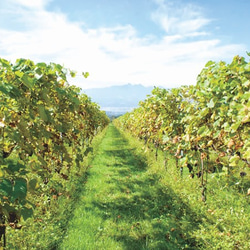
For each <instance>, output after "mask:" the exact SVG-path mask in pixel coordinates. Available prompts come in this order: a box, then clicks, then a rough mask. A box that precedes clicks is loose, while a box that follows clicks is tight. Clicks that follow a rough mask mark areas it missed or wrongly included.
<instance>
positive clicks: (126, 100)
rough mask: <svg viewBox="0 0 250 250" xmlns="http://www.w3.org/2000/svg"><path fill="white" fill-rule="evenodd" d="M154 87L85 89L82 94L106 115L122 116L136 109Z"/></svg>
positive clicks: (130, 85)
mask: <svg viewBox="0 0 250 250" xmlns="http://www.w3.org/2000/svg"><path fill="white" fill-rule="evenodd" d="M153 89H154V87H153V86H152V87H144V86H143V85H140V84H137V85H132V84H126V85H121V86H112V87H106V88H94V89H85V90H83V93H85V94H86V95H88V96H89V97H90V98H91V100H92V101H93V102H96V103H98V104H99V105H100V107H101V109H102V110H105V111H106V112H107V113H108V114H109V113H112V114H114V115H120V114H124V113H126V112H128V111H131V110H132V109H133V108H136V107H138V104H139V102H140V101H143V100H145V99H146V98H147V95H149V94H150V93H151V91H152V90H153Z"/></svg>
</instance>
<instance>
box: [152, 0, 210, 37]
mask: <svg viewBox="0 0 250 250" xmlns="http://www.w3.org/2000/svg"><path fill="white" fill-rule="evenodd" d="M155 2H156V3H157V4H158V9H157V10H156V11H154V12H153V13H152V19H153V21H155V22H156V23H158V24H160V25H161V27H162V28H163V29H164V30H165V31H166V33H167V34H180V35H189V34H192V33H194V32H196V33H197V32H198V31H199V30H200V29H201V28H202V27H204V26H205V25H207V24H208V23H210V21H211V20H209V19H208V18H205V17H203V16H202V13H201V9H200V8H199V7H198V6H196V5H193V4H190V3H188V4H183V3H179V4H178V3H177V4H176V2H175V3H174V2H171V1H164V0H155Z"/></svg>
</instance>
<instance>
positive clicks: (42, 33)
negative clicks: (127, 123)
mask: <svg viewBox="0 0 250 250" xmlns="http://www.w3.org/2000/svg"><path fill="white" fill-rule="evenodd" d="M13 1H14V0H13ZM31 2H32V3H31ZM34 2H35V1H28V0H18V1H16V3H19V6H22V7H21V8H20V9H19V10H18V13H17V14H16V15H18V22H19V24H21V25H23V26H24V27H25V29H24V30H22V31H18V30H15V29H7V28H5V27H3V26H1V24H0V54H1V56H3V57H5V58H6V59H9V60H12V61H14V60H15V59H16V58H20V57H24V58H30V59H32V60H35V61H36V62H38V61H45V62H50V61H53V62H56V63H60V64H63V65H65V67H67V68H71V69H76V70H78V71H89V72H90V77H89V78H88V79H87V80H85V79H83V78H80V77H77V78H76V79H72V82H73V83H74V84H76V85H79V86H81V87H83V88H85V87H96V86H104V85H114V84H115V85H117V84H125V83H142V84H144V85H161V86H165V87H173V86H180V85H182V84H194V83H195V79H196V76H197V75H198V73H199V72H200V71H201V69H202V67H203V66H204V65H205V63H206V62H207V61H208V60H210V59H215V60H216V59H221V58H224V57H226V58H227V57H228V56H230V55H232V54H233V55H235V54H236V53H237V52H238V51H240V49H242V47H241V46H240V45H233V44H232V45H227V46H224V45H222V44H221V42H220V41H219V40H218V39H208V38H207V39H206V40H201V39H199V40H197V41H195V40H194V39H192V40H190V41H188V42H187V41H185V40H183V37H193V38H195V37H199V36H201V35H207V32H206V31H204V30H202V27H204V26H205V25H206V24H207V23H208V22H209V20H208V19H206V18H204V17H202V15H201V13H200V12H199V11H198V9H197V8H196V7H194V6H191V5H184V6H182V7H181V8H179V9H177V10H176V9H175V7H174V6H173V5H167V4H166V3H165V1H164V0H158V1H157V2H158V4H159V8H158V9H157V11H156V12H154V14H153V15H152V16H153V19H154V20H155V21H156V22H157V23H159V24H160V25H161V26H162V27H163V28H164V29H165V31H166V35H165V36H164V37H162V38H161V39H158V40H157V39H156V38H154V37H153V38H152V36H147V37H138V35H137V32H136V30H135V28H134V27H133V26H132V25H126V26H115V27H113V28H98V29H87V28H86V26H82V25H81V23H77V22H72V21H69V19H68V18H67V16H66V15H65V14H63V13H59V12H49V11H47V10H45V6H46V4H47V3H48V1H47V0H46V1H42V0H39V1H37V2H36V3H34ZM23 6H24V7H25V8H23ZM169 6H170V7H169Z"/></svg>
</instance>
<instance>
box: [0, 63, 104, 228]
mask: <svg viewBox="0 0 250 250" xmlns="http://www.w3.org/2000/svg"><path fill="white" fill-rule="evenodd" d="M68 73H70V74H71V76H74V75H75V72H73V71H70V70H66V69H65V68H63V67H62V66H61V65H58V64H54V63H51V64H49V65H47V64H45V63H38V64H35V63H34V62H32V61H30V60H25V59H18V60H17V61H16V63H15V64H11V63H10V62H8V61H6V60H4V59H0V178H1V180H0V216H1V221H2V224H4V225H3V227H5V226H6V224H8V225H10V226H11V227H13V228H15V229H18V228H21V227H22V226H23V225H24V224H23V223H24V222H22V224H18V223H19V221H20V219H21V220H22V221H24V220H27V219H28V218H30V217H32V215H33V211H34V209H37V210H39V211H40V212H41V214H40V218H39V219H38V218H35V221H36V222H37V220H40V222H41V221H42V220H43V214H45V211H48V210H50V206H51V203H52V202H51V201H52V200H57V199H58V197H59V196H65V197H66V196H69V192H70V191H71V190H70V185H71V184H70V182H71V181H72V178H74V177H75V174H76V173H77V172H80V171H81V164H80V163H81V162H82V161H83V156H84V155H83V154H84V152H85V151H86V150H87V149H88V148H89V145H90V143H91V141H92V139H93V137H94V135H95V134H96V133H97V132H98V131H99V130H101V129H102V128H104V127H105V126H106V125H107V124H108V122H109V120H108V118H107V116H106V115H105V113H103V112H102V111H100V109H99V106H98V105H96V104H95V103H92V102H91V100H90V99H89V98H88V97H87V96H86V95H83V94H80V89H78V88H76V87H75V86H70V85H69V84H68V82H67V79H66V75H67V74H68ZM83 75H84V76H85V77H87V76H88V73H84V74H83ZM53 203H55V202H53ZM54 206H56V204H54ZM52 213H53V210H52V211H51V215H50V216H52Z"/></svg>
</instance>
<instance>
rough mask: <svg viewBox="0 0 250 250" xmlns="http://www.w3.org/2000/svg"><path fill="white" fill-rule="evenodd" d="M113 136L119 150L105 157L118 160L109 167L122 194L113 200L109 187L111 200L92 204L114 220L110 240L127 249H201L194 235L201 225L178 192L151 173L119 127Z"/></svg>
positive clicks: (113, 141)
mask: <svg viewBox="0 0 250 250" xmlns="http://www.w3.org/2000/svg"><path fill="white" fill-rule="evenodd" d="M113 136H114V138H115V139H114V140H112V143H111V144H112V146H113V147H114V148H115V149H114V150H112V149H109V150H105V151H104V154H105V156H106V157H114V158H115V159H116V160H115V163H114V164H110V165H109V166H108V167H109V168H112V169H111V170H112V176H111V177H110V179H109V180H108V182H109V183H112V185H113V186H115V187H116V190H119V191H118V193H117V194H113V195H111V196H110V197H109V191H110V190H109V189H108V188H107V198H106V199H104V200H102V201H94V202H93V204H92V205H93V206H94V207H96V208H98V210H97V211H98V212H97V213H98V216H101V217H102V218H103V220H104V221H105V220H109V221H112V223H113V225H114V229H113V231H112V233H111V235H110V237H112V238H113V239H115V240H116V241H118V242H120V243H121V244H122V245H123V249H133V250H134V249H171V250H172V249H197V248H198V247H199V246H198V244H197V242H196V240H195V238H193V237H192V235H191V232H192V231H193V230H196V229H198V227H199V224H200V223H201V221H199V219H198V216H197V215H196V214H195V213H194V212H193V211H192V210H191V209H190V207H189V206H188V204H185V203H184V202H183V201H182V199H180V198H179V197H178V196H177V195H176V194H175V192H174V190H172V189H170V188H169V187H166V186H162V185H161V184H160V182H159V177H158V176H157V175H156V174H155V175H152V174H150V173H148V172H147V170H148V169H147V168H148V165H147V162H146V160H145V158H144V156H143V155H138V154H136V152H135V149H134V148H127V146H128V142H127V141H126V140H125V139H124V138H123V137H122V135H121V134H120V133H119V131H118V130H116V129H115V128H114V129H113ZM116 137H117V138H116ZM124 146H126V148H125V149H123V147H124ZM113 189H114V187H113ZM100 236H101V235H100ZM106 237H107V236H106Z"/></svg>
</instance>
